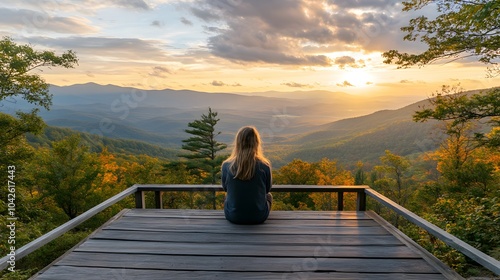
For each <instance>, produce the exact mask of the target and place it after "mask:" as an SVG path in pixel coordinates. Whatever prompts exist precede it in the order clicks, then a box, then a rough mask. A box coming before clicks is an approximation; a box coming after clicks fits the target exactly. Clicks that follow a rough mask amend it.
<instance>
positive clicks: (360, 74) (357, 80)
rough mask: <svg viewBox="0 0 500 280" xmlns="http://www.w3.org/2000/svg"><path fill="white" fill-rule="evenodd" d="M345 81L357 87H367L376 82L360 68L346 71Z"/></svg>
mask: <svg viewBox="0 0 500 280" xmlns="http://www.w3.org/2000/svg"><path fill="white" fill-rule="evenodd" d="M343 79H344V81H346V82H348V83H349V84H351V85H352V86H355V87H366V86H369V85H371V84H373V82H374V81H373V76H372V75H371V74H370V73H368V72H366V71H365V70H363V69H360V68H357V69H349V70H346V72H345V74H344V75H343Z"/></svg>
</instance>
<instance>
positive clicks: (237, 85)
mask: <svg viewBox="0 0 500 280" xmlns="http://www.w3.org/2000/svg"><path fill="white" fill-rule="evenodd" d="M210 85H212V86H214V87H241V86H242V85H241V84H240V83H233V84H232V85H230V84H226V83H224V82H223V81H216V80H213V81H212V82H211V83H210Z"/></svg>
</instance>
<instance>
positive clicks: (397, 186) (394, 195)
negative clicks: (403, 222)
mask: <svg viewBox="0 0 500 280" xmlns="http://www.w3.org/2000/svg"><path fill="white" fill-rule="evenodd" d="M380 161H381V162H382V165H377V166H375V168H374V169H375V170H376V171H377V172H379V173H380V174H381V178H379V179H378V180H376V181H375V182H374V185H375V187H376V188H377V189H379V190H380V192H381V193H382V194H384V195H386V196H387V197H389V198H390V199H392V200H394V201H395V202H396V203H397V204H399V205H401V206H403V207H404V206H406V204H407V203H408V200H409V197H410V195H411V194H412V191H413V189H412V188H411V186H412V184H411V182H410V176H409V174H407V172H408V169H409V168H410V162H409V161H408V160H407V159H406V158H404V157H402V156H399V155H396V154H393V153H391V152H390V151H389V150H386V151H385V155H384V156H381V157H380ZM393 219H394V225H395V226H396V227H397V226H399V215H395V216H394V217H393Z"/></svg>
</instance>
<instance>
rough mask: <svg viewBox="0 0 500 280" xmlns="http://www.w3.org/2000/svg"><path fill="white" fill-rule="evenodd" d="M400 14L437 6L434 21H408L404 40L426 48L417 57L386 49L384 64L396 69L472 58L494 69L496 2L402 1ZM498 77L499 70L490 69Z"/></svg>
mask: <svg viewBox="0 0 500 280" xmlns="http://www.w3.org/2000/svg"><path fill="white" fill-rule="evenodd" d="M403 5H404V8H403V11H411V10H419V9H422V8H424V7H425V6H428V5H435V6H437V11H438V12H439V13H440V14H439V15H438V16H437V17H436V18H433V19H431V18H428V17H427V16H424V15H422V16H419V17H416V18H414V19H411V20H410V23H409V26H405V27H402V28H401V30H402V31H404V32H406V36H405V37H404V40H407V41H416V40H419V41H420V42H422V43H424V44H426V45H427V47H428V49H427V50H425V51H423V52H422V53H420V54H409V53H405V52H400V51H398V50H390V51H387V52H385V53H384V54H383V57H384V58H385V61H384V62H385V63H394V64H396V65H398V67H400V68H406V67H410V66H414V65H419V66H423V65H426V64H429V63H432V62H434V61H436V60H439V59H451V60H454V59H459V58H465V57H476V58H477V59H478V60H479V61H480V62H483V63H486V64H489V65H490V66H495V65H496V64H497V61H498V58H499V56H500V53H499V52H498V49H499V48H500V1H486V0H453V1H448V0H411V1H406V2H403ZM490 70H491V71H492V72H491V73H493V74H500V68H498V67H492V68H490Z"/></svg>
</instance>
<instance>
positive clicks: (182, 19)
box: [181, 17, 193, 26]
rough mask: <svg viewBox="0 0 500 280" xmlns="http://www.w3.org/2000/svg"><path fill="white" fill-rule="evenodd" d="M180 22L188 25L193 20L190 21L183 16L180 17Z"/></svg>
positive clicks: (191, 23)
mask: <svg viewBox="0 0 500 280" xmlns="http://www.w3.org/2000/svg"><path fill="white" fill-rule="evenodd" d="M181 22H182V23H184V24H185V25H190V26H192V25H193V22H191V21H190V20H188V19H187V18H185V17H181Z"/></svg>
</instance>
